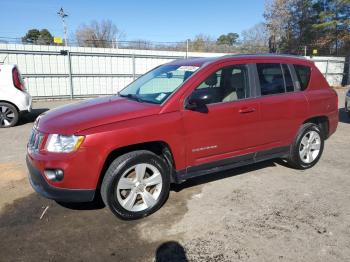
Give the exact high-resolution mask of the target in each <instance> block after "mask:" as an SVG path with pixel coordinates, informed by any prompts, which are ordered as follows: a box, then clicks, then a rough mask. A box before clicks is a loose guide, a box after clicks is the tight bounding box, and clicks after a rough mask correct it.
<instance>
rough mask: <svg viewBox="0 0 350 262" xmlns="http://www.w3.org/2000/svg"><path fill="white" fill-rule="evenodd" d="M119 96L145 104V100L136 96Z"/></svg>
mask: <svg viewBox="0 0 350 262" xmlns="http://www.w3.org/2000/svg"><path fill="white" fill-rule="evenodd" d="M118 95H119V96H121V97H127V98H129V99H132V100H135V101H137V102H141V103H142V102H143V100H142V99H141V98H140V97H139V96H137V95H135V94H127V95H122V94H119V93H118Z"/></svg>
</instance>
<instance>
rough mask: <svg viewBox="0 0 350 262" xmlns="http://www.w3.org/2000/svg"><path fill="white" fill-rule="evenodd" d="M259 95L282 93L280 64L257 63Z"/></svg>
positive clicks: (283, 90)
mask: <svg viewBox="0 0 350 262" xmlns="http://www.w3.org/2000/svg"><path fill="white" fill-rule="evenodd" d="M257 69H258V75H259V81H260V88H261V95H263V96H264V95H272V94H279V93H284V92H285V89H284V79H283V74H282V68H281V65H280V64H257Z"/></svg>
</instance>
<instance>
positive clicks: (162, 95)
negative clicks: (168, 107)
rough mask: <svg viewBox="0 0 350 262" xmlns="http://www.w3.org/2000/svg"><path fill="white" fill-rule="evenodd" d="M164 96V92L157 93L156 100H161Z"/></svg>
mask: <svg viewBox="0 0 350 262" xmlns="http://www.w3.org/2000/svg"><path fill="white" fill-rule="evenodd" d="M165 96H166V94H164V93H161V94H159V95H158V96H157V97H156V100H157V101H161V100H163V98H164V97H165Z"/></svg>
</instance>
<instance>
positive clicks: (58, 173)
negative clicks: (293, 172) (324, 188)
mask: <svg viewBox="0 0 350 262" xmlns="http://www.w3.org/2000/svg"><path fill="white" fill-rule="evenodd" d="M337 100H338V99H337V95H336V93H335V92H334V91H333V90H332V89H331V88H330V87H329V85H328V84H327V82H326V80H325V79H324V77H323V76H322V74H321V73H320V71H319V70H318V69H317V68H316V67H315V65H314V64H313V63H312V62H311V61H309V60H307V59H304V58H299V57H293V56H278V55H237V56H228V57H221V58H196V59H188V60H180V61H174V62H171V63H168V64H165V65H161V66H159V67H157V68H155V69H153V70H152V71H150V72H148V73H146V74H145V75H143V76H141V77H140V78H138V79H137V80H136V81H134V82H133V83H131V84H130V85H129V86H127V87H126V88H125V89H123V90H122V91H121V92H119V93H118V95H115V96H110V97H103V98H97V99H92V100H88V101H85V102H81V103H77V104H73V105H68V106H66V107H62V108H59V109H55V110H51V111H50V112H48V113H46V114H44V115H41V116H39V118H38V119H37V120H36V122H35V125H34V128H33V131H32V134H31V137H30V140H29V143H28V154H27V165H28V169H29V173H30V175H29V178H30V182H31V184H32V186H33V188H34V189H35V190H36V191H37V192H38V193H40V194H42V195H43V196H45V197H47V198H51V199H55V200H57V201H61V202H86V201H92V200H93V199H94V197H95V196H96V195H97V194H101V196H102V199H103V201H104V203H105V204H106V206H108V207H109V208H110V209H111V211H112V212H113V213H114V214H115V215H117V216H118V217H120V218H123V219H136V218H141V217H144V216H147V215H149V214H151V213H153V212H155V211H156V210H157V209H159V208H160V207H161V206H162V204H163V203H164V201H165V200H166V199H167V196H168V194H169V187H170V183H179V182H181V181H184V180H186V179H188V178H193V177H197V176H201V175H205V174H208V173H213V172H218V171H222V170H227V169H231V168H234V167H238V166H242V165H247V164H251V163H255V162H259V161H264V160H267V159H272V158H283V159H286V160H287V161H288V163H289V164H290V166H292V167H294V168H299V169H306V168H310V167H312V166H313V165H315V164H316V163H317V161H318V160H319V159H320V157H321V154H322V151H323V147H324V141H325V139H327V138H328V137H329V136H330V135H331V134H333V133H334V132H335V130H336V128H337V124H338V101H337ZM213 175H214V174H213Z"/></svg>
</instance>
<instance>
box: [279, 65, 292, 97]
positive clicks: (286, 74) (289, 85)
mask: <svg viewBox="0 0 350 262" xmlns="http://www.w3.org/2000/svg"><path fill="white" fill-rule="evenodd" d="M282 68H283V75H284V81H285V82H286V91H287V92H294V85H293V80H292V76H291V74H290V71H289V68H288V66H287V65H285V64H284V65H282Z"/></svg>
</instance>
